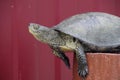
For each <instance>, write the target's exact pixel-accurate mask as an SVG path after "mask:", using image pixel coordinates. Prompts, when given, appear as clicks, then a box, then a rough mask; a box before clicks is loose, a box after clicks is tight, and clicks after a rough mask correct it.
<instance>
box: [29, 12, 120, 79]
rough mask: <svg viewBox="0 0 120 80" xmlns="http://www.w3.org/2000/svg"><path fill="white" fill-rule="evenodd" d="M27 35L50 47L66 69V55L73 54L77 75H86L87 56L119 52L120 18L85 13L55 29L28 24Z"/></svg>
mask: <svg viewBox="0 0 120 80" xmlns="http://www.w3.org/2000/svg"><path fill="white" fill-rule="evenodd" d="M28 29H29V32H30V33H31V34H32V35H33V36H34V37H35V38H36V39H37V40H38V41H41V42H43V43H46V44H48V45H49V46H50V48H51V49H52V51H53V54H54V55H56V56H57V57H59V58H60V59H61V60H62V61H63V62H64V63H65V64H66V66H67V67H68V68H70V63H69V59H68V57H67V56H66V55H65V52H67V51H72V52H73V53H74V54H75V57H76V59H77V62H78V74H79V76H80V77H82V78H86V77H87V75H88V72H89V70H88V64H87V58H86V53H87V52H92V53H94V52H101V53H113V52H114V53H115V52H116V53H118V54H119V52H120V17H118V16H115V15H112V14H108V13H104V12H87V13H82V14H76V15H73V16H71V17H69V18H67V19H65V20H63V21H61V22H60V23H58V24H57V25H55V26H53V27H51V28H48V27H46V26H43V25H40V24H37V23H30V24H29V27H28Z"/></svg>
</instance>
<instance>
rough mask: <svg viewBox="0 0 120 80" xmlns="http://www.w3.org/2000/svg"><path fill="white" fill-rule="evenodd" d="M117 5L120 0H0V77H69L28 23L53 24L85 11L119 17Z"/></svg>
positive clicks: (11, 79)
mask: <svg viewBox="0 0 120 80" xmlns="http://www.w3.org/2000/svg"><path fill="white" fill-rule="evenodd" d="M119 7H120V1H119V0H89V1H88V0H1V1H0V11H1V12H0V25H1V27H0V28H1V29H0V59H1V60H0V64H1V66H0V71H1V73H0V80H65V79H67V80H72V71H71V70H69V69H67V68H66V67H65V65H64V64H63V62H61V61H60V60H59V59H57V58H56V57H54V56H53V55H52V54H51V53H52V51H51V50H50V49H49V47H48V46H47V45H45V44H42V43H40V42H38V41H37V40H35V39H34V38H33V36H32V35H30V34H29V32H28V25H29V23H30V22H36V23H39V24H42V25H46V26H48V27H52V26H53V25H55V24H57V23H59V22H60V21H62V20H63V19H65V18H67V17H69V16H71V15H74V14H77V13H82V12H88V11H104V12H109V13H113V14H116V15H119V16H120V11H119ZM67 55H68V56H69V57H70V58H71V59H70V61H71V63H72V57H73V56H72V54H69V53H68V54H67ZM68 76H69V77H68Z"/></svg>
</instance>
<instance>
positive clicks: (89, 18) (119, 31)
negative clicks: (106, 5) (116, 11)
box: [53, 12, 120, 46]
mask: <svg viewBox="0 0 120 80" xmlns="http://www.w3.org/2000/svg"><path fill="white" fill-rule="evenodd" d="M53 29H55V30H58V31H60V32H63V33H65V34H68V35H71V36H73V37H75V38H77V39H79V40H80V41H84V42H85V43H88V44H93V45H96V46H118V45H120V18H119V17H117V16H114V15H111V14H107V13H103V12H89V13H85V14H78V15H75V16H72V17H70V18H68V19H66V20H64V21H62V22H61V23H59V24H58V25H56V26H55V27H54V28H53Z"/></svg>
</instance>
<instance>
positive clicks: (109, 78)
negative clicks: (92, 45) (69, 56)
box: [73, 53, 120, 80]
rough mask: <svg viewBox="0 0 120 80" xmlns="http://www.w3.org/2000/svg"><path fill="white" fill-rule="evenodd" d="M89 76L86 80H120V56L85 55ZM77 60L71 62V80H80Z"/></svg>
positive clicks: (103, 54)
mask: <svg viewBox="0 0 120 80" xmlns="http://www.w3.org/2000/svg"><path fill="white" fill-rule="evenodd" d="M87 61H88V66H89V75H88V76H87V78H86V80H120V54H108V53H106V54H105V53H102V54H99V53H98V54H97V53H94V54H90V53H88V54H87ZM77 68H78V65H77V60H76V58H75V56H74V60H73V80H82V79H81V78H80V77H79V76H78V72H77Z"/></svg>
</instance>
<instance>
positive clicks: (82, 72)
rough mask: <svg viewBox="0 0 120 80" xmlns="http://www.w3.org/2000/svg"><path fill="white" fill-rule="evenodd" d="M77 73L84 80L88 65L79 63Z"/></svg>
mask: <svg viewBox="0 0 120 80" xmlns="http://www.w3.org/2000/svg"><path fill="white" fill-rule="evenodd" d="M78 74H79V76H80V77H82V78H83V80H84V79H85V78H86V76H87V75H88V66H87V65H84V66H82V65H81V66H80V67H78Z"/></svg>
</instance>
